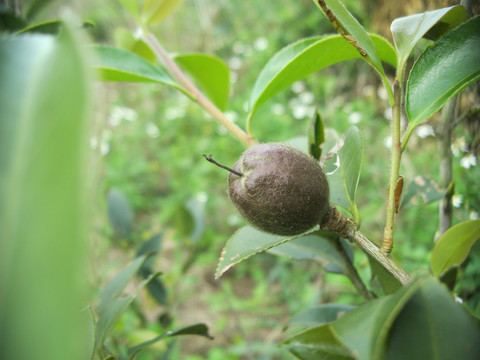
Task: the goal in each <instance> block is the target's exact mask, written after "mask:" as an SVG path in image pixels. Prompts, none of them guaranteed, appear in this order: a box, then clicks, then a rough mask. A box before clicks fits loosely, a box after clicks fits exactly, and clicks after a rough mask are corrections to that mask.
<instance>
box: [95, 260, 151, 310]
mask: <svg viewBox="0 0 480 360" xmlns="http://www.w3.org/2000/svg"><path fill="white" fill-rule="evenodd" d="M151 255H152V254H151V253H148V254H145V255H142V256H139V257H137V258H136V259H135V260H133V261H132V262H131V263H130V265H128V266H127V267H125V268H123V269H122V270H121V271H120V272H119V273H118V274H117V275H116V276H115V277H114V278H113V279H112V280H111V281H110V282H109V283H108V284H107V285H106V286H105V288H104V289H103V291H102V293H101V294H100V304H99V305H98V306H97V307H96V308H95V311H96V312H97V313H98V314H100V315H102V314H104V313H105V312H107V311H108V308H109V307H110V306H111V305H112V303H113V302H114V301H115V299H117V298H118V297H119V296H120V295H121V294H122V292H123V290H124V289H125V287H126V286H127V285H128V283H129V282H130V281H131V280H132V279H133V278H134V277H135V274H137V272H138V271H139V270H140V268H141V267H142V266H143V264H144V263H145V261H146V260H147V259H148V257H149V256H151Z"/></svg>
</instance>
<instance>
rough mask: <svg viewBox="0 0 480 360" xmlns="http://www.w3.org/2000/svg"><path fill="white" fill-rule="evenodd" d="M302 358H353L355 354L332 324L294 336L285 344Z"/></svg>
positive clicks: (286, 347) (314, 359)
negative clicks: (337, 334)
mask: <svg viewBox="0 0 480 360" xmlns="http://www.w3.org/2000/svg"><path fill="white" fill-rule="evenodd" d="M282 345H283V347H284V348H285V349H286V350H288V351H290V352H291V353H292V354H293V355H294V356H295V357H296V358H298V359H300V360H318V359H329V360H353V359H356V357H355V354H354V353H353V352H352V351H351V350H350V349H348V347H347V346H345V344H344V343H342V341H341V340H340V339H339V338H338V337H337V336H336V334H335V331H333V329H332V327H331V326H330V324H325V325H322V326H318V327H315V328H313V329H310V330H306V331H304V332H301V333H300V334H297V335H295V336H292V337H291V338H289V339H288V340H287V341H285V342H284V343H283V344H282Z"/></svg>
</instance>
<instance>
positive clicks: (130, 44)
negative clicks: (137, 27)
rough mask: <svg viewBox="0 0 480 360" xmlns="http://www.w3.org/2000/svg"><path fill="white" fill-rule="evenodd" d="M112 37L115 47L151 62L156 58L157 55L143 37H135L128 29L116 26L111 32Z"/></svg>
mask: <svg viewBox="0 0 480 360" xmlns="http://www.w3.org/2000/svg"><path fill="white" fill-rule="evenodd" d="M113 37H114V39H115V45H116V46H117V47H119V48H122V49H125V50H128V51H131V52H132V53H134V54H137V55H138V56H140V57H142V58H144V59H145V60H147V61H148V62H150V63H152V64H154V63H155V61H156V60H157V56H156V55H155V52H154V51H153V50H152V49H151V48H150V46H149V45H148V44H147V43H146V42H145V41H144V40H143V39H137V38H136V37H135V36H134V35H133V34H132V32H131V31H130V30H128V29H125V28H117V29H115V31H114V32H113Z"/></svg>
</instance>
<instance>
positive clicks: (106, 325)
mask: <svg viewBox="0 0 480 360" xmlns="http://www.w3.org/2000/svg"><path fill="white" fill-rule="evenodd" d="M137 260H138V259H137ZM158 275H160V273H159V272H158V273H155V274H152V275H150V276H149V277H148V278H146V279H145V280H143V281H142V282H141V283H140V284H139V285H138V286H137V288H136V290H135V292H134V293H133V294H131V295H128V296H126V297H121V298H118V297H117V298H114V299H112V300H113V301H111V302H110V303H109V304H108V307H107V308H104V309H102V312H101V313H100V317H99V319H98V322H97V334H96V341H95V344H96V347H97V348H99V347H102V346H103V343H104V342H105V339H106V338H107V336H108V335H109V333H110V331H111V330H112V328H113V326H114V325H115V324H116V323H117V321H118V320H119V319H120V318H121V317H122V315H123V314H124V313H125V311H126V310H127V308H128V307H129V306H130V304H131V303H132V302H133V300H135V298H136V297H137V296H138V293H139V292H140V290H142V289H143V288H144V287H145V286H146V285H147V284H148V283H149V282H150V281H151V280H152V279H154V278H155V277H157V276H158ZM115 296H118V294H115Z"/></svg>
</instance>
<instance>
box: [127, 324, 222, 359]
mask: <svg viewBox="0 0 480 360" xmlns="http://www.w3.org/2000/svg"><path fill="white" fill-rule="evenodd" d="M182 335H197V336H203V337H206V338H208V339H210V340H213V337H212V336H211V335H210V334H209V333H208V327H207V326H206V325H205V324H194V325H189V326H185V327H182V328H179V329H176V330H172V331H168V332H166V333H165V334H162V335H159V336H157V337H155V338H153V339H152V340H149V341H145V342H143V343H141V344H139V345H137V346H134V347H132V348H130V349H128V356H129V359H134V358H135V355H136V354H137V353H138V352H139V351H141V350H142V349H144V348H146V347H148V346H150V345H152V344H154V343H156V342H157V341H159V340H162V339H165V338H167V337H173V336H182Z"/></svg>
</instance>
